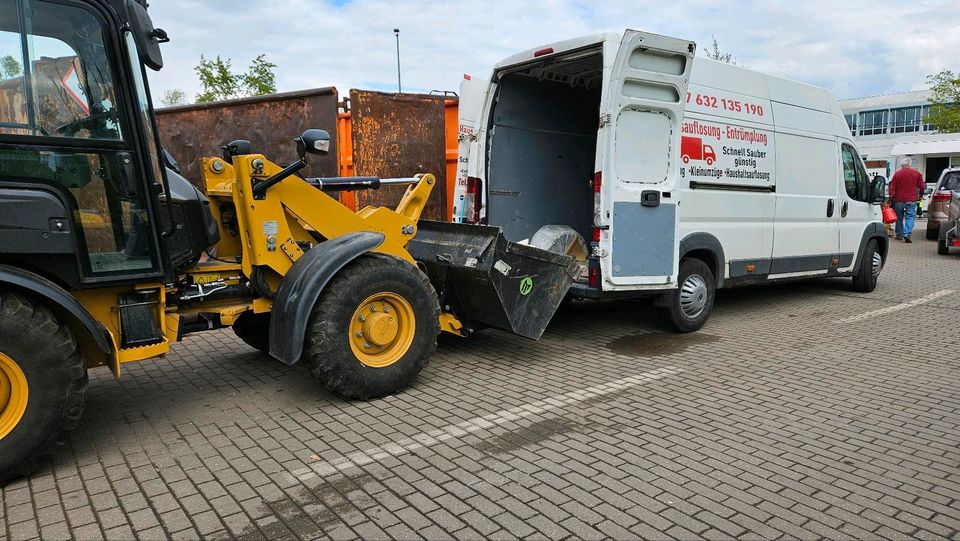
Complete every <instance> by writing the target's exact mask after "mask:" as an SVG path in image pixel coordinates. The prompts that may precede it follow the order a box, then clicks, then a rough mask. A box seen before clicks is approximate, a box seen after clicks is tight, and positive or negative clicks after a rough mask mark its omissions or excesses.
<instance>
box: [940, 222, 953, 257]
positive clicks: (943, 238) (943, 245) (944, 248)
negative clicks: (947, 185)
mask: <svg viewBox="0 0 960 541" xmlns="http://www.w3.org/2000/svg"><path fill="white" fill-rule="evenodd" d="M947 231H950V222H943V223H941V224H940V231H938V234H937V253H938V254H940V255H947V254H949V253H950V245H949V244H947Z"/></svg>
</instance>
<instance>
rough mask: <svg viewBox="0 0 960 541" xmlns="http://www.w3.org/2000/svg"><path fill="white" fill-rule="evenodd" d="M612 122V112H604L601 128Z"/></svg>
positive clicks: (601, 116) (601, 118)
mask: <svg viewBox="0 0 960 541" xmlns="http://www.w3.org/2000/svg"><path fill="white" fill-rule="evenodd" d="M611 122H613V117H612V116H611V115H610V113H603V114H602V115H600V127H601V128H602V127H604V126H606V125H607V124H610V123H611Z"/></svg>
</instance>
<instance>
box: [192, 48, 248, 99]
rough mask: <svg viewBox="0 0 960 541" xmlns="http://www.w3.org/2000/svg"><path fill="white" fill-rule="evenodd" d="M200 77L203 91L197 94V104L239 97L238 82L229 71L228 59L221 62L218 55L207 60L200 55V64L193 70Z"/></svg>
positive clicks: (235, 76) (236, 77)
mask: <svg viewBox="0 0 960 541" xmlns="http://www.w3.org/2000/svg"><path fill="white" fill-rule="evenodd" d="M193 69H194V71H196V72H197V76H198V77H200V86H201V87H202V88H203V91H202V92H200V93H199V94H197V103H207V102H211V101H218V100H228V99H231V98H236V97H239V96H240V81H239V77H238V76H237V75H234V74H233V73H232V72H231V71H230V59H229V58H228V59H226V60H223V59H221V58H220V55H217V58H215V59H214V60H209V59H207V58H206V57H204V56H203V55H200V63H199V64H197V67H195V68H193Z"/></svg>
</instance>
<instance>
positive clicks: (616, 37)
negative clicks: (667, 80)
mask: <svg viewBox="0 0 960 541" xmlns="http://www.w3.org/2000/svg"><path fill="white" fill-rule="evenodd" d="M622 37H623V32H619V33H617V32H602V33H596V34H589V35H586V36H580V37H575V38H570V39H565V40H562V41H557V42H554V43H547V44H543V45H540V46H538V47H532V48H530V49H527V50H525V51H522V52H520V53H517V54H515V55H512V56H508V57H507V58H504V59H503V60H501V61H500V62H498V63H497V64H496V65H495V66H494V68H493V69H494V71H497V70H500V69H503V68H506V67H510V66H514V65H517V64H524V63H527V62H531V61H533V60H534V59H535V58H538V57H537V56H535V53H537V52H540V51H543V50H544V49H553V51H552V52H550V53H547V54H542V55H541V57H543V58H546V57H549V56H552V55H556V54H559V53H564V52H568V51H573V50H577V49H583V48H587V47H590V46H599V45H602V44H603V43H605V42H607V41H610V42H613V43H617V44H619V43H620V40H621V38H622ZM694 62H695V69H693V70H692V71H691V76H690V78H691V80H690V82H691V83H693V84H698V85H701V86H708V87H717V86H718V84H722V86H723V88H724V89H726V90H732V91H735V92H739V93H741V94H745V95H748V96H755V97H759V98H765V99H770V100H773V101H778V102H782V103H789V104H792V105H796V106H799V107H803V108H807V109H813V110H816V111H823V112H826V113H829V114H831V115H838V116H839V117H840V119H841V120H842V118H843V113H842V112H841V110H840V105H839V103H838V102H837V100H836V99H835V98H834V97H833V94H832V93H831V92H830V91H829V90H827V89H825V88H822V87H818V86H815V85H811V84H808V83H802V82H799V81H794V80H791V79H785V78H783V77H777V76H773V75H768V74H766V73H761V72H758V71H755V70H751V69H748V68H744V67H742V66H737V65H734V64H728V63H725V62H718V61H715V60H711V59H709V58H706V57H703V56H697V57H695V59H694ZM721 81H722V83H720V82H721Z"/></svg>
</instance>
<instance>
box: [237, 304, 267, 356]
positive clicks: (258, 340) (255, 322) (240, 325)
mask: <svg viewBox="0 0 960 541" xmlns="http://www.w3.org/2000/svg"><path fill="white" fill-rule="evenodd" d="M233 334H236V335H237V337H238V338H240V340H243V341H244V343H246V344H247V345H248V346H250V347H252V348H253V349H256V350H259V351H261V352H263V353H266V354H267V355H269V354H270V314H254V313H253V312H244V313H242V314H240V317H238V318H237V320H236V321H235V322H234V323H233Z"/></svg>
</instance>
